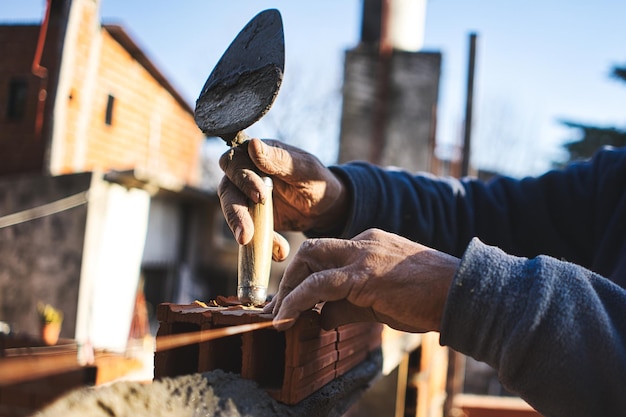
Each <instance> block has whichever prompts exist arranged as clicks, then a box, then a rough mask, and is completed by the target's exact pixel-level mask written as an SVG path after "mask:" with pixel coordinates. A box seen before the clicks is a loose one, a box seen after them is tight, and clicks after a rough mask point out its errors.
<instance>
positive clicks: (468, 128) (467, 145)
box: [461, 33, 477, 177]
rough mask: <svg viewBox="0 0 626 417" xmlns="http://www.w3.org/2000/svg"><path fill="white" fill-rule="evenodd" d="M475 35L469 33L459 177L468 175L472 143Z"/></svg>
mask: <svg viewBox="0 0 626 417" xmlns="http://www.w3.org/2000/svg"><path fill="white" fill-rule="evenodd" d="M476 38H477V35H476V33H470V47H469V62H468V68H467V95H466V97H465V126H464V129H463V158H462V160H461V176H462V177H465V176H467V175H468V174H469V163H470V155H471V141H472V110H473V101H474V67H475V65H476Z"/></svg>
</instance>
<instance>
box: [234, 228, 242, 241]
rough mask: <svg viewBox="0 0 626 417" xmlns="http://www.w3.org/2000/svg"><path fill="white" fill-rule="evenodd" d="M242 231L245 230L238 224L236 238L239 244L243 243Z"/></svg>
mask: <svg viewBox="0 0 626 417" xmlns="http://www.w3.org/2000/svg"><path fill="white" fill-rule="evenodd" d="M242 233H243V230H242V229H241V226H237V228H236V229H235V240H236V241H237V243H239V244H241V234H242Z"/></svg>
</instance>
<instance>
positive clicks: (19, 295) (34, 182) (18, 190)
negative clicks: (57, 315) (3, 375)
mask: <svg viewBox="0 0 626 417" xmlns="http://www.w3.org/2000/svg"><path fill="white" fill-rule="evenodd" d="M90 182H91V174H75V175H64V176H59V177H42V176H40V175H30V176H27V175H21V176H19V177H4V178H0V217H4V216H6V215H9V214H12V213H16V212H20V211H22V210H26V209H30V208H33V207H38V206H41V205H44V204H47V203H50V202H54V201H57V200H58V199H61V198H64V197H68V196H71V195H74V194H77V193H81V192H83V191H86V190H88V189H89V187H90ZM86 218H87V205H86V204H85V205H80V206H78V207H74V208H71V209H69V210H66V211H61V212H59V213H56V214H51V215H49V216H45V217H42V218H38V219H35V220H31V221H27V222H24V223H20V224H15V225H12V226H7V227H0V321H5V322H7V323H9V324H10V325H11V326H12V328H13V330H14V331H16V332H21V333H27V334H31V335H36V334H37V331H38V320H37V310H36V308H37V302H38V301H41V302H44V303H48V304H51V305H53V306H54V307H56V308H58V309H60V310H62V311H63V313H64V316H65V319H64V321H63V327H62V331H61V337H73V336H74V327H75V325H76V312H77V301H78V293H79V286H80V277H81V264H82V254H83V244H84V236H85V227H86Z"/></svg>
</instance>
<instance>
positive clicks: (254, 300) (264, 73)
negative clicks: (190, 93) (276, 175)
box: [194, 9, 285, 305]
mask: <svg viewBox="0 0 626 417" xmlns="http://www.w3.org/2000/svg"><path fill="white" fill-rule="evenodd" d="M284 66H285V37H284V33H283V23H282V18H281V16H280V12H279V11H278V10H276V9H269V10H264V11H262V12H260V13H259V14H257V15H256V16H255V17H254V18H253V19H252V20H250V22H248V24H247V25H246V26H245V27H244V28H243V29H242V30H241V31H240V32H239V34H238V35H237V37H236V38H235V39H234V40H233V42H232V43H231V44H230V46H229V47H228V49H227V50H226V52H224V54H223V55H222V57H221V58H220V60H219V62H218V63H217V65H216V66H215V68H214V69H213V71H212V72H211V75H209V78H208V79H207V81H206V83H205V84H204V87H203V88H202V92H201V93H200V96H199V97H198V100H197V101H196V109H195V115H194V117H195V121H196V124H197V125H198V127H199V128H200V130H202V132H203V133H204V134H205V135H207V136H219V137H221V138H222V139H224V141H226V143H227V144H228V145H229V146H231V147H235V146H239V145H241V144H243V143H245V142H246V141H247V140H248V139H249V137H248V136H247V135H246V134H245V132H244V129H246V128H247V127H249V126H250V125H252V124H253V123H255V122H256V121H258V120H259V119H260V118H261V117H263V115H265V113H267V111H268V110H269V109H270V107H271V106H272V104H273V103H274V99H275V98H276V95H277V94H278V90H279V88H280V85H281V83H282V79H283V71H284ZM263 182H264V183H265V185H266V187H268V191H270V193H268V194H269V195H270V198H267V199H266V200H265V203H263V204H261V203H253V202H252V201H249V202H248V210H249V211H250V215H251V216H252V220H253V222H254V236H253V237H252V240H251V241H250V243H248V244H246V245H242V246H240V247H239V259H238V271H237V273H238V280H237V297H238V298H239V301H240V302H241V303H242V304H246V305H261V304H263V303H264V302H265V301H266V299H267V287H268V283H269V275H270V268H271V261H272V240H273V231H274V213H273V206H272V199H271V189H272V180H271V178H269V177H263Z"/></svg>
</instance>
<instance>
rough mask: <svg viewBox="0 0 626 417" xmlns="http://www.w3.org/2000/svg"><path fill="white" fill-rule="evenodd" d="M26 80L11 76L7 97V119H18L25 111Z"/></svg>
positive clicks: (20, 118)
mask: <svg viewBox="0 0 626 417" xmlns="http://www.w3.org/2000/svg"><path fill="white" fill-rule="evenodd" d="M27 93H28V82H27V81H26V80H25V79H23V78H13V79H12V80H11V81H10V82H9V97H8V102H7V114H6V116H7V119H8V120H10V121H15V122H17V121H20V120H22V118H23V117H24V113H25V112H26V95H27Z"/></svg>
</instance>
